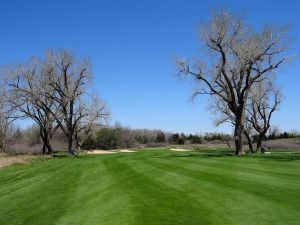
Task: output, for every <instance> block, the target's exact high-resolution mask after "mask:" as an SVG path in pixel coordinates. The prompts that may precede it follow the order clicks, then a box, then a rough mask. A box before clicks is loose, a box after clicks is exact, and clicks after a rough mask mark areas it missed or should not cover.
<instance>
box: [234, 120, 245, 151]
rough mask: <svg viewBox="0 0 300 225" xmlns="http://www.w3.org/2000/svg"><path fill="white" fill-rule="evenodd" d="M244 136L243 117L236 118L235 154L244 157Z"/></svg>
mask: <svg viewBox="0 0 300 225" xmlns="http://www.w3.org/2000/svg"><path fill="white" fill-rule="evenodd" d="M243 134H244V125H243V116H242V115H239V116H236V121H235V128H234V142H235V154H236V155H243V154H244V153H245V152H244V149H243Z"/></svg>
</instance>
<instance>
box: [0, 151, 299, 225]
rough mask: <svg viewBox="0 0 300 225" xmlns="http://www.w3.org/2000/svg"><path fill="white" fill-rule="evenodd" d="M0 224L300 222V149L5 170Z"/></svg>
mask: <svg viewBox="0 0 300 225" xmlns="http://www.w3.org/2000/svg"><path fill="white" fill-rule="evenodd" d="M0 224H1V225H8V224H9V225H13V224H30V225H33V224H39V225H41V224H47V225H49V224H57V225H58V224H61V225H66V224H72V225H76V224H82V225H89V224H91V225H98V224H103V225H112V224H114V225H126V224H128V225H143V224H149V225H155V224H166V225H177V224H182V225H194V224H197V225H199V224H204V225H208V224H213V225H226V224H230V225H233V224H251V225H252V224H253V225H268V224H270V225H275V224H280V225H284V224H295V225H296V224H297V225H299V224H300V154H299V153H292V154H289V153H274V154H269V155H265V156H247V157H232V156H226V155H225V154H224V153H222V152H218V153H208V152H203V151H202V152H200V151H199V152H197V151H193V152H172V151H169V150H153V151H141V152H137V153H118V154H111V155H83V156H80V157H79V158H69V157H61V158H53V159H49V160H45V161H37V162H34V163H32V164H28V165H17V166H10V167H7V168H4V169H1V170H0Z"/></svg>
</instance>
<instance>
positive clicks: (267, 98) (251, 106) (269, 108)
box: [246, 80, 281, 152]
mask: <svg viewBox="0 0 300 225" xmlns="http://www.w3.org/2000/svg"><path fill="white" fill-rule="evenodd" d="M280 102H281V91H280V89H278V88H276V87H275V86H274V85H273V84H272V82H271V81H270V80H264V81H263V82H260V83H257V84H255V88H253V89H252V91H251V92H250V100H249V103H248V105H247V108H246V109H247V112H248V114H249V117H248V121H249V122H250V123H251V124H252V127H253V128H254V129H255V130H256V131H257V133H258V140H257V147H256V151H258V152H259V151H261V145H262V140H263V138H264V137H265V136H266V134H267V132H268V130H269V128H270V126H271V125H270V122H271V118H272V115H273V113H274V112H275V111H276V110H278V107H279V104H280Z"/></svg>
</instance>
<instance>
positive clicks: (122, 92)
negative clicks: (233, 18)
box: [0, 0, 300, 132]
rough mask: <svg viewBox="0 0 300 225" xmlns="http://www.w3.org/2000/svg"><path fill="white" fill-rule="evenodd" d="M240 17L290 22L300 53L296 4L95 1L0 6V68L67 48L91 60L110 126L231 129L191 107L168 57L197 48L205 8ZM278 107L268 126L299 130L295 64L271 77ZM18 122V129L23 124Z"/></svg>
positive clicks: (299, 81) (201, 101)
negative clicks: (279, 94)
mask: <svg viewBox="0 0 300 225" xmlns="http://www.w3.org/2000/svg"><path fill="white" fill-rule="evenodd" d="M222 5H226V6H227V7H228V8H229V9H230V10H233V11H236V12H239V11H241V10H242V11H243V12H245V13H246V15H245V18H246V19H247V21H248V22H249V23H251V24H253V25H254V26H260V25H263V24H264V23H265V22H276V23H281V24H284V23H290V24H292V25H293V31H292V32H291V36H292V37H294V38H295V41H294V42H293V43H292V50H294V51H295V52H299V51H300V1H297V0H294V1H291V0H286V1H276V0H273V1H271V0H270V1H263V0H251V1H246V0H245V1H220V0H219V1H200V0H144V1H141V0H135V1H134V0H127V1H125V0H123V1H121V0H119V1H116V0H102V1H101V0H99V1H96V0H95V1H90V0H82V1H75V0H73V1H63V0H52V1H50V0H48V1H39V0H36V1H33V0H26V1H23V0H19V1H16V0H6V1H5V0H3V1H1V3H0V29H1V31H0V64H7V63H18V62H22V61H24V60H26V59H28V58H29V57H30V56H42V55H43V53H44V52H45V50H47V49H49V48H56V49H59V48H70V49H72V50H73V51H74V52H75V53H76V54H77V55H78V56H80V57H81V56H89V57H90V58H91V60H92V62H93V73H94V80H93V86H94V90H95V92H97V93H98V94H99V95H100V96H102V98H103V99H104V100H105V101H106V102H107V104H108V105H109V107H110V109H111V112H112V120H111V123H114V122H115V121H119V122H121V123H122V124H123V125H127V126H130V127H132V128H151V129H155V128H157V129H163V130H167V131H178V132H181V131H183V132H207V131H222V132H231V128H230V127H229V126H222V127H220V128H214V127H213V126H212V122H211V121H212V120H211V119H212V115H210V114H209V112H208V111H207V98H206V97H204V96H200V97H199V98H198V99H197V100H196V101H195V102H194V103H190V102H189V101H188V100H189V95H190V91H191V85H190V84H189V83H188V82H183V81H180V80H178V79H177V78H176V69H175V65H174V63H173V60H172V57H173V56H174V55H175V54H176V55H178V56H184V57H192V56H194V55H197V54H198V53H199V51H201V48H200V44H199V42H198V41H197V36H196V28H197V25H198V24H199V23H200V22H201V21H203V20H207V19H208V17H209V12H210V10H211V9H212V8H216V7H218V6H222ZM278 77H279V79H278V83H279V84H280V85H281V86H282V88H283V92H284V96H285V98H284V102H283V104H282V105H281V107H280V111H279V112H277V113H276V114H275V115H274V119H273V124H274V125H279V126H280V128H281V130H290V129H297V130H300V101H299V99H300V59H297V60H295V61H294V62H293V63H292V64H289V65H286V66H285V67H284V69H281V70H280V71H279V73H278ZM23 125H24V124H23Z"/></svg>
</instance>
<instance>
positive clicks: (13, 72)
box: [6, 59, 60, 154]
mask: <svg viewBox="0 0 300 225" xmlns="http://www.w3.org/2000/svg"><path fill="white" fill-rule="evenodd" d="M47 73H48V68H47V67H45V66H44V64H43V62H42V61H39V60H37V59H33V60H31V61H30V62H29V63H26V64H22V65H11V66H10V67H8V68H7V69H6V81H7V84H8V91H9V98H8V102H9V104H10V105H11V106H12V107H14V108H15V109H17V110H18V112H19V113H18V118H30V119H32V120H33V121H35V122H36V123H37V124H38V126H39V129H40V137H41V139H42V141H43V148H42V153H43V154H46V153H47V154H51V153H52V146H51V138H52V137H53V135H54V133H55V131H56V129H57V128H58V125H57V124H55V118H54V117H53V115H52V114H51V113H50V111H49V109H51V110H52V111H53V112H55V113H56V114H57V113H59V109H60V106H59V105H58V104H56V102H55V101H53V99H51V98H48V97H47V96H45V95H44V93H45V92H47V93H48V94H49V95H53V94H54V89H53V88H52V87H51V86H50V85H49V84H50V83H49V80H48V78H47V77H46V76H45V75H46V74H47Z"/></svg>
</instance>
